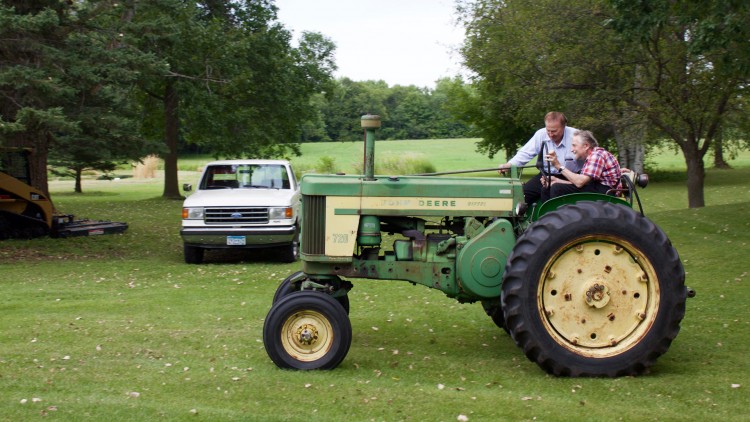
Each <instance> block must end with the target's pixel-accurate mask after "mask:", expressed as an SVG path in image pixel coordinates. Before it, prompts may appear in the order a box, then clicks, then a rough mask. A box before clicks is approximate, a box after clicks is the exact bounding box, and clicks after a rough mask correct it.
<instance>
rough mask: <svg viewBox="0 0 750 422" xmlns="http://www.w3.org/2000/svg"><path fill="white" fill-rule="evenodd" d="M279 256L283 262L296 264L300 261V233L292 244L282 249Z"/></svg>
mask: <svg viewBox="0 0 750 422" xmlns="http://www.w3.org/2000/svg"><path fill="white" fill-rule="evenodd" d="M279 256H280V259H281V261H282V262H295V261H297V260H298V259H299V233H297V234H296V235H295V236H294V240H293V241H292V243H291V244H289V245H287V246H284V247H282V248H281V254H280V255H279Z"/></svg>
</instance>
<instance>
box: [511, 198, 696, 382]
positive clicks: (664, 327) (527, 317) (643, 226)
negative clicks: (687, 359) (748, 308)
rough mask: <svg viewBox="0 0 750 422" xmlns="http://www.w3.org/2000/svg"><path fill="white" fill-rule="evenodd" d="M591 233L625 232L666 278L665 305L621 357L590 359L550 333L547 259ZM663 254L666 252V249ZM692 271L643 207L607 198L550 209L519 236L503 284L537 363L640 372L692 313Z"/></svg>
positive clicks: (521, 338) (569, 372) (596, 372)
mask: <svg viewBox="0 0 750 422" xmlns="http://www.w3.org/2000/svg"><path fill="white" fill-rule="evenodd" d="M581 233H583V234H592V233H593V234H597V233H599V234H601V235H609V236H612V235H614V236H622V237H623V238H626V239H628V241H630V242H632V243H633V244H634V245H636V246H637V247H638V248H641V249H643V250H648V251H649V254H651V253H653V254H654V255H660V256H656V257H655V258H652V257H651V256H648V255H647V256H648V258H649V260H650V261H651V263H652V266H653V267H654V270H655V272H656V273H657V274H658V278H659V288H660V293H659V299H660V300H659V309H658V313H657V317H656V320H655V321H654V323H653V326H652V327H651V328H650V329H649V330H648V332H647V334H646V335H645V336H644V338H643V339H641V341H640V342H639V343H638V344H636V345H634V346H633V347H632V348H631V349H629V350H626V351H624V352H623V353H621V354H618V355H615V356H611V357H607V358H598V359H597V358H586V357H584V356H580V355H578V354H576V353H573V352H571V351H570V350H568V349H566V348H564V347H562V346H560V345H559V344H557V343H556V342H555V340H554V339H553V338H552V337H551V336H550V334H549V333H547V330H546V329H545V328H544V326H543V325H542V324H541V323H540V322H539V321H540V320H541V317H540V315H539V314H540V312H539V310H538V306H537V305H536V294H537V293H536V291H537V290H536V289H537V286H538V283H539V277H540V273H541V271H542V268H544V266H545V265H546V260H547V257H549V256H551V255H552V253H554V252H555V249H554V248H558V247H560V246H559V245H560V243H561V242H570V241H573V240H574V239H575V238H576V236H581ZM660 251H661V252H660ZM684 281H685V272H684V269H683V267H682V264H681V262H680V258H679V256H678V254H677V252H676V251H675V249H674V248H673V247H672V244H671V242H670V241H669V239H668V238H667V236H666V235H665V234H664V232H663V231H662V230H661V229H659V227H657V226H656V225H655V224H654V223H653V222H651V221H650V220H648V219H647V218H645V217H643V216H642V215H640V214H638V213H637V212H636V211H634V210H632V209H630V208H628V207H625V206H622V205H616V204H610V203H606V202H580V203H577V204H575V205H568V206H564V207H561V208H559V209H558V210H556V211H554V212H550V213H548V214H545V215H544V216H543V217H542V218H540V219H539V220H538V221H537V222H536V223H534V224H533V225H532V226H530V227H529V229H527V230H526V232H525V233H524V234H523V235H522V236H521V237H520V238H519V239H518V242H517V244H516V246H515V248H514V249H513V252H512V254H511V255H510V257H509V258H508V264H507V267H506V272H505V275H504V280H503V284H502V308H503V312H504V317H505V318H504V319H505V323H506V325H507V327H508V329H509V330H510V332H511V336H512V337H513V340H514V341H515V342H516V344H517V345H518V346H519V347H520V348H521V349H522V350H523V351H524V353H525V354H526V356H527V357H528V359H529V360H531V361H533V362H536V363H537V364H538V365H539V366H540V367H542V368H543V369H544V370H545V371H547V372H548V373H550V374H553V375H558V376H572V377H584V376H607V377H618V376H628V375H638V374H642V373H644V372H646V371H647V370H648V369H649V368H650V367H651V366H652V365H653V364H654V362H655V361H656V359H657V358H658V357H659V356H661V355H663V354H664V353H666V352H667V350H668V349H669V346H670V344H671V343H672V341H673V340H674V338H675V337H676V336H677V334H678V333H679V330H680V322H681V321H682V319H683V317H684V315H685V301H686V289H685V286H684Z"/></svg>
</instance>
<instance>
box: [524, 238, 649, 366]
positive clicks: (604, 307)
mask: <svg viewBox="0 0 750 422" xmlns="http://www.w3.org/2000/svg"><path fill="white" fill-rule="evenodd" d="M655 277H656V276H655V275H654V272H653V268H651V267H650V265H648V264H647V260H646V259H644V258H643V257H642V256H641V255H640V254H639V252H638V251H637V250H635V249H634V248H632V247H630V246H629V245H628V246H626V245H625V244H618V243H615V241H614V240H612V241H609V240H605V239H602V238H599V239H595V240H585V241H580V242H579V243H578V244H576V245H569V247H567V248H565V249H564V250H561V252H559V253H558V255H556V256H554V257H553V258H552V259H551V260H550V262H549V264H548V266H547V268H546V272H545V273H544V274H543V275H542V278H543V279H542V280H541V283H540V285H539V287H540V289H539V295H538V300H539V305H540V311H541V312H542V317H543V322H544V324H545V325H546V326H547V327H548V330H549V331H550V333H551V334H552V335H553V337H554V338H555V340H556V341H557V342H558V343H560V344H561V345H563V346H565V347H567V348H570V349H572V350H575V351H576V353H579V354H584V355H589V356H595V357H604V356H609V355H610V354H616V353H619V350H622V349H626V348H629V347H631V346H633V345H634V344H637V342H638V341H639V339H640V336H642V335H644V333H645V332H647V330H648V326H649V325H650V324H652V323H653V320H654V315H655V309H657V308H658V293H657V291H656V290H655V289H657V287H656V286H657V284H658V283H654V282H652V281H651V279H652V278H655Z"/></svg>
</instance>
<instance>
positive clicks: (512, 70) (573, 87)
mask: <svg viewBox="0 0 750 422" xmlns="http://www.w3.org/2000/svg"><path fill="white" fill-rule="evenodd" d="M456 9H457V16H458V17H459V24H460V25H462V26H463V27H464V29H465V32H466V41H465V43H464V45H463V46H462V48H461V55H462V57H463V61H464V64H465V66H466V67H467V68H468V69H469V70H470V71H471V75H472V76H471V77H470V78H469V79H468V80H466V81H464V80H462V79H461V78H459V77H455V78H445V79H441V80H439V81H436V84H435V87H434V88H426V87H416V86H393V87H391V86H388V85H387V84H386V83H385V82H383V81H352V80H350V79H348V78H340V79H334V78H333V76H332V75H333V72H334V71H335V70H336V64H335V60H334V53H335V49H336V45H335V43H334V41H332V40H331V39H329V38H327V37H326V36H325V35H324V34H320V33H314V32H305V33H302V34H301V36H300V37H299V40H298V42H297V43H296V45H292V44H293V43H292V34H291V32H290V31H289V30H288V29H286V28H285V27H284V26H283V25H282V24H281V23H279V22H278V20H277V8H276V6H275V4H274V2H273V0H230V1H226V0H205V1H195V2H194V1H186V0H153V1H148V2H143V1H138V0H124V1H121V2H110V1H105V0H82V1H76V2H60V1H56V0H37V1H34V2H29V1H25V0H2V2H0V39H2V42H0V144H1V145H5V146H20V147H29V148H33V150H34V151H35V154H34V157H35V160H34V162H33V163H32V166H33V167H34V168H33V169H32V171H33V172H34V173H35V174H38V175H40V176H41V177H40V178H38V180H36V181H35V184H37V185H38V186H37V187H39V188H41V189H43V190H46V187H47V186H46V185H47V181H46V168H47V165H48V164H50V163H51V164H55V165H57V166H63V167H67V168H69V169H71V170H72V171H73V172H75V173H77V174H78V175H79V179H80V172H81V171H82V170H83V169H87V168H96V169H107V168H112V167H113V166H114V165H115V164H116V163H118V162H122V161H131V160H137V159H139V158H140V157H143V156H145V155H147V154H153V153H156V154H158V155H160V156H161V157H162V158H163V159H164V163H165V164H164V165H165V184H164V193H163V195H164V196H165V197H175V198H177V197H179V196H180V191H179V187H178V186H179V185H178V180H177V156H178V153H180V152H181V151H186V150H192V151H195V150H198V151H201V152H204V153H209V154H212V155H215V156H217V157H239V156H242V157H248V158H255V157H257V158H261V157H283V156H289V155H292V154H297V153H298V152H299V147H298V143H299V142H326V141H351V140H356V139H359V138H360V137H361V134H360V128H359V117H360V116H361V115H362V114H365V113H373V114H380V115H381V116H382V118H383V123H384V125H383V128H382V130H381V134H380V135H379V137H380V138H381V139H424V138H453V137H466V136H471V137H479V138H481V141H480V142H479V144H478V148H479V149H480V150H482V151H484V152H485V153H487V154H489V155H490V156H493V155H494V154H495V153H497V152H499V151H504V152H505V154H507V155H511V154H512V153H513V152H514V151H515V150H516V149H517V148H518V147H519V145H521V144H522V143H523V142H524V141H525V140H527V139H528V138H529V136H530V135H531V134H532V133H533V131H534V130H536V129H538V128H539V127H540V126H541V120H542V116H543V115H544V114H545V113H546V112H547V111H550V110H558V111H563V112H565V113H566V114H567V115H568V117H569V118H570V119H571V123H572V124H573V125H574V126H576V127H579V128H587V129H592V130H594V132H595V133H596V134H597V137H598V138H600V139H603V140H608V142H611V145H613V147H615V148H616V149H617V152H618V156H619V159H620V161H621V163H622V164H623V165H625V166H628V167H630V168H633V169H636V170H641V169H642V166H643V162H644V157H645V155H646V154H647V152H648V150H649V148H651V146H652V145H654V143H656V142H658V141H661V140H664V139H667V140H669V142H670V143H671V145H672V146H673V147H674V148H675V149H677V150H679V151H681V152H682V154H683V156H684V158H685V162H686V165H687V187H688V202H689V204H688V205H689V206H690V207H700V206H703V205H704V204H705V201H704V198H703V184H704V180H705V169H704V164H703V162H704V158H705V157H706V155H707V154H709V153H711V154H713V157H714V164H715V165H717V166H722V165H724V164H725V162H724V154H725V153H728V154H730V155H731V154H733V153H734V152H736V151H738V150H740V149H746V148H747V147H748V145H747V143H746V141H744V140H746V139H747V138H748V136H747V133H748V132H750V117H748V116H750V114H749V113H747V108H748V100H747V97H748V96H747V87H748V82H749V79H750V2H746V1H733V0H729V1H726V0H705V1H700V2H699V1H695V0H539V1H535V2H527V1H523V0H457V1H456ZM743 139H744V140H743ZM78 188H79V189H80V186H78Z"/></svg>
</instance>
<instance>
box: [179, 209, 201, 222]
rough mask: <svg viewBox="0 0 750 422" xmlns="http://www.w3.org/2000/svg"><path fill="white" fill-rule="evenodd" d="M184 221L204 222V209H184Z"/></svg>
mask: <svg viewBox="0 0 750 422" xmlns="http://www.w3.org/2000/svg"><path fill="white" fill-rule="evenodd" d="M182 219H183V220H203V208H183V209H182Z"/></svg>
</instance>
